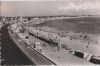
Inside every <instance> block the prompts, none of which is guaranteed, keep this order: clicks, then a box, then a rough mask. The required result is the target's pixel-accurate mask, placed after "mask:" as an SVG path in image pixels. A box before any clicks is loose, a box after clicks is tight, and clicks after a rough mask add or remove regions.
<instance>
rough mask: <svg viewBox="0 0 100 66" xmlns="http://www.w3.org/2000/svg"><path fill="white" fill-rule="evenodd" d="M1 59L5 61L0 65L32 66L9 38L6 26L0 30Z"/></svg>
mask: <svg viewBox="0 0 100 66" xmlns="http://www.w3.org/2000/svg"><path fill="white" fill-rule="evenodd" d="M0 34H1V36H0V38H1V39H0V42H1V45H0V46H1V47H2V49H1V53H2V54H1V59H5V62H3V63H2V65H31V64H33V63H32V62H31V61H30V60H29V59H28V58H27V57H26V56H25V55H24V54H23V53H22V52H21V51H20V50H19V48H18V47H16V46H15V44H14V42H13V41H12V39H11V38H10V36H9V34H8V31H7V25H5V26H4V27H3V28H2V29H1V30H0Z"/></svg>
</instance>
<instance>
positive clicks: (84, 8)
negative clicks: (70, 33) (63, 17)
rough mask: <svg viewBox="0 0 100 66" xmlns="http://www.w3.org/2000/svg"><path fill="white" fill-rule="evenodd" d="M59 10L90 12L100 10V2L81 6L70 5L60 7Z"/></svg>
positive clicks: (85, 3) (86, 3)
mask: <svg viewBox="0 0 100 66" xmlns="http://www.w3.org/2000/svg"><path fill="white" fill-rule="evenodd" d="M58 9H59V10H74V11H88V10H93V11H94V10H100V2H92V3H91V2H84V3H81V4H77V5H76V4H75V3H68V5H62V6H59V7H58Z"/></svg>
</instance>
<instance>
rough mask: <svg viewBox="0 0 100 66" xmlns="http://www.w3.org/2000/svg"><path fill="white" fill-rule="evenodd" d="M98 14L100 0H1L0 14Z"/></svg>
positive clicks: (99, 12)
mask: <svg viewBox="0 0 100 66" xmlns="http://www.w3.org/2000/svg"><path fill="white" fill-rule="evenodd" d="M88 14H89V15H100V0H33V1H31V0H30V1H25V0H24V1H1V2H0V15H1V16H49V15H88Z"/></svg>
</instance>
